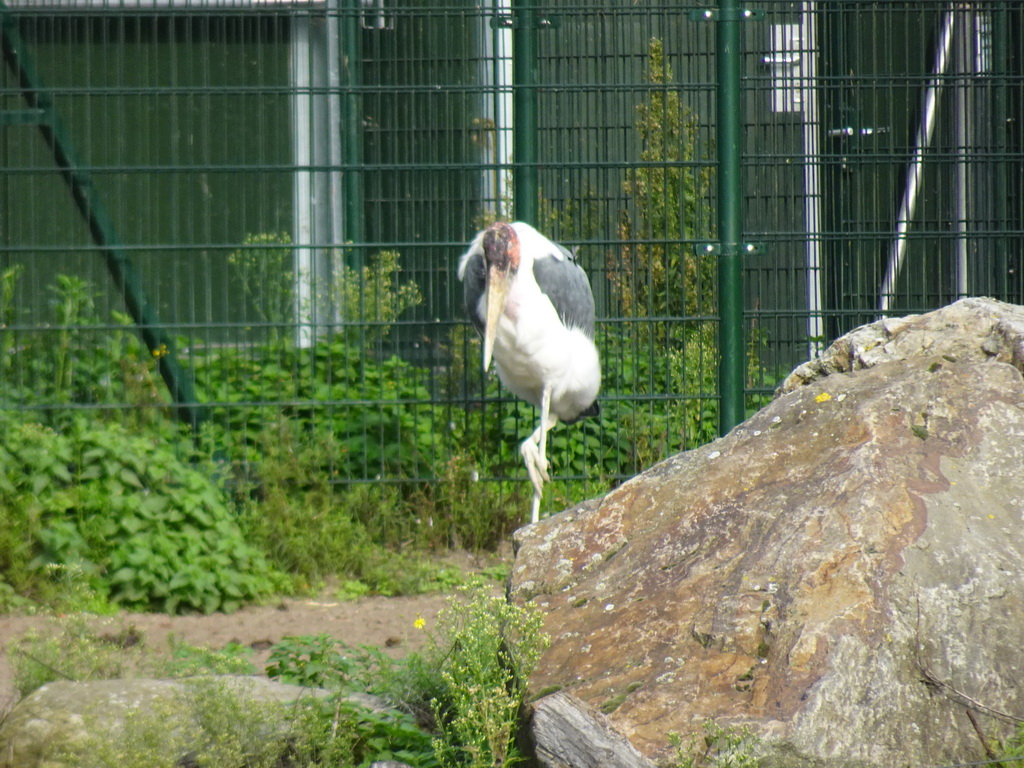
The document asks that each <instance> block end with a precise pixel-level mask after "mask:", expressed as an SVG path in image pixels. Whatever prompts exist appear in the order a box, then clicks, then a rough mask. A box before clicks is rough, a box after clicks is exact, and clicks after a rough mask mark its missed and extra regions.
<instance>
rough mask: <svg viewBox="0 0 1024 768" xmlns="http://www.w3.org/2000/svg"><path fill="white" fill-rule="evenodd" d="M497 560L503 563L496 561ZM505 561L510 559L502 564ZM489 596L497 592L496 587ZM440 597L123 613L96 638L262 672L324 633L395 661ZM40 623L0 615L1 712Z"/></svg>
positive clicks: (469, 559)
mask: <svg viewBox="0 0 1024 768" xmlns="http://www.w3.org/2000/svg"><path fill="white" fill-rule="evenodd" d="M455 559H456V560H457V561H458V562H459V563H460V565H461V566H462V567H463V569H464V570H466V571H469V572H472V571H473V570H476V569H479V568H483V567H486V566H490V565H493V564H494V563H495V562H497V560H496V559H495V558H494V557H488V558H486V559H484V558H478V557H476V556H473V555H469V554H464V555H459V556H456V557H455ZM501 559H506V558H505V556H503V557H502V558H501ZM507 559H508V560H509V561H510V556H508V557H507ZM494 589H495V591H497V592H500V591H501V589H502V586H501V585H498V584H495V585H494ZM447 601H448V596H447V595H443V594H434V595H419V596H415V597H364V598H360V599H358V600H354V601H343V600H337V599H332V597H331V593H330V590H326V591H325V592H324V593H323V594H322V595H321V596H318V597H315V598H295V599H292V598H287V599H284V600H281V601H279V602H276V603H273V604H270V605H264V606H250V607H247V608H243V609H241V610H239V611H237V612H235V613H232V614H222V613H214V614H211V615H209V616H202V615H187V616H167V615H164V614H151V613H122V614H119V615H118V616H116V617H103V618H97V619H96V625H97V631H99V632H101V633H103V634H106V633H114V634H116V633H117V632H118V630H119V629H122V628H131V627H134V628H135V629H136V630H137V631H138V632H139V633H141V635H142V638H143V642H145V644H146V647H147V648H148V649H151V650H155V651H158V652H162V651H166V650H167V649H168V647H169V644H168V638H169V636H171V635H173V636H175V637H176V638H177V639H179V640H182V641H184V642H186V643H189V644H190V645H195V646H200V647H205V648H210V649H213V650H219V649H221V648H223V647H224V646H226V645H227V644H229V643H238V644H239V645H244V646H248V647H251V648H253V651H254V652H253V656H252V660H253V663H254V664H255V665H256V666H257V668H259V669H262V668H263V665H264V663H265V662H266V659H267V656H268V655H269V650H268V649H269V647H270V646H271V645H273V644H274V643H276V642H278V641H279V640H281V638H283V637H287V636H294V635H318V634H327V635H330V636H331V637H334V638H337V639H339V640H342V641H344V642H346V643H348V644H350V645H356V646H358V645H372V646H377V647H379V648H382V649H384V650H385V651H386V652H387V653H389V654H390V655H392V656H395V657H401V656H404V655H406V654H407V653H409V652H410V651H412V650H416V649H417V648H419V647H420V645H421V644H422V643H423V641H424V634H425V633H424V632H423V631H422V630H421V629H418V628H417V627H416V620H417V619H419V618H422V619H424V621H425V622H426V627H427V628H429V627H430V626H431V625H432V624H433V622H434V619H435V618H436V616H437V614H438V612H439V611H440V610H441V609H442V608H443V607H444V606H445V605H446V604H447ZM52 623H53V618H51V617H47V616H0V712H2V711H4V710H6V709H8V708H9V707H10V706H11V705H12V704H13V703H15V702H16V701H17V698H18V693H17V691H16V689H15V688H14V681H13V675H12V672H11V667H10V664H9V661H8V657H7V647H8V645H9V643H10V641H11V640H14V639H17V638H19V637H21V636H23V635H24V634H25V633H26V632H28V631H29V630H30V629H33V628H38V629H40V630H41V631H42V630H43V629H44V628H45V627H47V626H48V625H52Z"/></svg>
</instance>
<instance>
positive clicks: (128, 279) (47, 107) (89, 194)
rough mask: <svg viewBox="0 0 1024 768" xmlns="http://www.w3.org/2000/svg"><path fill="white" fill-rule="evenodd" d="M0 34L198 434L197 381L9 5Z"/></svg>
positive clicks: (1, 8)
mask: <svg viewBox="0 0 1024 768" xmlns="http://www.w3.org/2000/svg"><path fill="white" fill-rule="evenodd" d="M0 28H2V40H3V56H4V61H5V62H6V63H7V66H8V67H9V68H10V69H11V71H12V72H13V73H14V74H15V76H16V77H17V79H18V85H19V88H20V89H21V92H22V95H23V97H24V99H25V101H26V102H27V103H28V105H29V107H30V108H31V109H32V110H37V111H38V112H39V113H40V115H41V117H40V119H39V121H38V126H39V130H40V132H41V133H42V135H43V139H44V141H45V142H46V145H47V146H48V147H49V148H50V151H51V152H52V153H53V158H54V161H55V162H56V164H57V167H58V168H59V169H60V174H61V177H62V178H63V179H64V181H65V183H66V184H67V185H68V189H69V190H70V191H71V196H72V198H73V199H74V201H75V206H76V207H77V208H78V211H79V213H80V214H81V215H82V218H84V219H85V222H86V224H87V225H88V227H89V232H90V234H91V235H92V238H93V241H94V242H95V243H96V245H97V246H98V247H99V249H100V253H102V254H103V258H104V259H105V260H106V263H107V270H108V271H109V272H110V276H111V277H112V278H113V280H114V285H116V286H117V289H118V291H119V292H120V293H121V296H122V297H123V299H124V303H125V306H126V307H127V309H128V312H129V314H130V315H131V316H132V319H133V320H134V321H135V324H136V325H137V326H138V328H139V332H140V333H141V334H142V338H143V341H144V342H145V343H146V346H147V347H148V348H149V350H150V352H151V353H152V354H153V356H154V357H156V358H157V361H158V366H159V369H160V375H161V376H162V377H163V380H164V383H165V384H166V385H167V389H168V391H169V392H170V395H171V400H172V401H173V402H174V404H175V407H176V415H177V416H178V418H179V419H181V420H182V421H184V422H185V423H186V424H189V425H190V426H191V427H192V429H193V432H197V431H198V429H199V425H200V424H201V423H202V422H203V421H204V420H205V419H206V409H205V408H204V407H202V406H200V405H199V404H198V399H197V398H196V393H195V389H194V387H193V385H192V379H191V378H190V377H189V376H187V375H186V374H185V371H184V370H183V369H182V367H181V364H180V363H179V362H178V360H177V358H176V357H175V354H174V344H173V341H172V340H171V338H170V337H169V336H168V335H167V332H166V331H165V330H164V329H163V328H161V327H160V318H159V317H158V316H157V313H156V310H155V309H153V305H152V304H150V303H149V300H148V299H147V298H146V293H145V291H144V290H143V288H142V281H141V279H140V278H139V274H138V272H137V271H136V269H135V264H134V263H132V261H131V259H129V257H128V254H127V253H126V252H125V250H124V247H123V243H121V241H120V238H119V237H118V235H117V231H116V230H115V229H114V223H113V220H112V219H111V218H110V215H109V214H108V213H107V209H106V207H105V206H104V205H103V200H102V199H101V198H100V195H99V192H97V190H96V187H95V186H94V184H93V180H92V175H91V174H89V172H88V171H86V170H84V169H83V168H82V167H81V163H79V162H78V159H77V157H76V156H75V153H74V150H73V148H72V144H71V136H70V134H69V133H68V131H67V129H66V128H65V127H64V124H63V122H62V121H61V120H60V117H59V116H58V115H57V112H56V109H55V108H54V104H53V100H52V99H51V98H50V95H49V94H48V93H46V92H45V91H44V90H43V89H42V87H41V82H42V81H41V80H40V79H39V76H38V74H37V72H36V69H35V65H34V64H33V62H32V59H31V57H30V56H29V54H28V50H27V48H26V47H25V43H24V41H23V40H22V38H21V33H20V32H19V31H18V25H17V22H16V21H15V20H14V18H13V17H12V16H11V15H10V13H9V12H8V10H7V6H6V4H5V3H4V2H3V0H0Z"/></svg>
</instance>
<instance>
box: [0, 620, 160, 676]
mask: <svg viewBox="0 0 1024 768" xmlns="http://www.w3.org/2000/svg"><path fill="white" fill-rule="evenodd" d="M103 626H104V625H103V624H100V628H102V627H103ZM5 650H6V651H7V654H8V658H9V659H10V664H11V669H12V671H13V673H14V686H15V688H16V689H17V690H18V692H19V693H20V694H21V695H22V696H27V695H28V694H29V693H31V692H32V691H34V690H36V689H37V688H39V687H40V686H42V685H45V684H46V683H49V682H53V681H54V680H78V681H82V680H106V679H109V678H114V677H124V676H126V675H127V674H128V671H129V670H130V669H132V668H134V667H135V666H137V665H138V664H139V663H140V659H141V647H139V646H136V645H124V644H121V643H118V642H115V641H113V640H112V639H110V638H105V637H104V636H103V634H102V633H101V632H100V631H97V628H96V627H95V626H94V622H92V621H90V620H89V618H88V617H87V616H86V615H85V614H81V613H74V614H66V615H64V616H61V617H58V618H56V619H55V620H54V621H53V623H52V624H51V625H49V626H48V627H43V628H39V629H33V630H31V631H29V632H27V633H26V634H24V635H22V636H21V637H19V638H16V639H15V640H12V641H11V642H10V643H9V644H8V646H7V648H6V649H5Z"/></svg>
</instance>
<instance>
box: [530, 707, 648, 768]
mask: <svg viewBox="0 0 1024 768" xmlns="http://www.w3.org/2000/svg"><path fill="white" fill-rule="evenodd" d="M530 731H531V736H532V737H533V742H534V748H535V750H536V757H537V762H538V763H539V764H540V765H541V766H542V768H654V763H652V762H650V761H649V760H647V759H646V758H645V757H644V756H643V755H641V754H640V753H639V752H637V751H636V749H635V748H634V747H633V745H632V744H630V743H629V741H628V740H627V739H626V737H625V736H623V735H622V734H620V733H619V732H618V731H616V730H615V729H614V728H612V726H611V723H609V722H608V718H606V717H605V716H604V715H602V714H601V713H600V712H598V711H597V710H596V709H594V708H593V707H590V706H588V705H587V704H586V703H584V702H583V701H580V700H579V699H577V698H576V697H575V696H573V695H571V694H569V693H565V692H564V691H559V692H558V693H553V694H551V695H550V696H545V697H544V698H543V699H541V700H540V701H538V702H537V703H536V704H535V705H534V710H533V717H532V719H531V721H530Z"/></svg>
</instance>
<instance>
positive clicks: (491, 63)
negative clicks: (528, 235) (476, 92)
mask: <svg viewBox="0 0 1024 768" xmlns="http://www.w3.org/2000/svg"><path fill="white" fill-rule="evenodd" d="M489 14H490V16H488V15H484V17H483V18H482V20H481V25H482V30H483V35H482V37H483V41H484V45H483V47H484V52H483V56H482V57H481V62H482V64H481V66H482V67H483V73H482V74H483V78H482V79H483V84H484V93H485V94H486V95H485V98H484V104H483V119H484V123H483V124H482V125H481V126H480V141H481V147H482V149H483V150H484V152H483V158H484V161H485V162H491V163H494V164H495V168H494V169H493V170H487V171H485V172H484V190H485V191H484V205H485V206H486V207H487V208H488V209H489V210H490V211H491V212H492V213H493V214H494V215H495V216H496V217H497V218H499V219H501V218H505V217H506V216H507V215H508V213H509V212H508V210H507V207H508V206H507V203H508V202H509V201H511V199H512V191H511V188H510V186H509V182H510V177H509V174H508V171H507V169H508V168H509V167H510V165H511V162H512V130H513V127H514V126H513V123H512V117H513V115H512V29H511V28H510V27H505V26H502V27H494V28H492V27H491V26H490V25H491V20H492V18H498V17H505V18H511V16H512V8H511V5H510V2H509V0H491V2H490V4H489ZM490 94H493V98H490V97H489V96H490ZM491 141H493V142H494V144H493V146H491V145H490V142H491ZM488 150H490V151H488Z"/></svg>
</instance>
